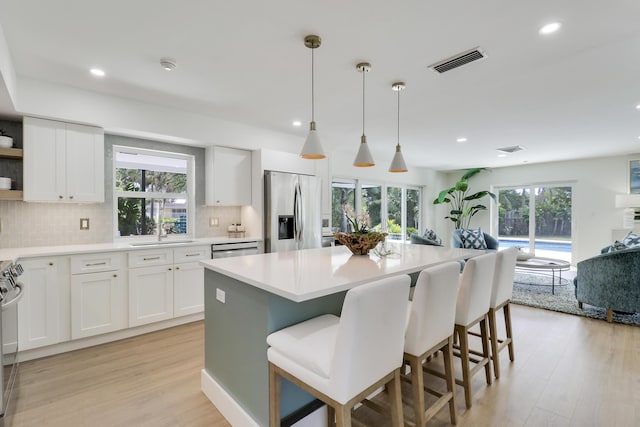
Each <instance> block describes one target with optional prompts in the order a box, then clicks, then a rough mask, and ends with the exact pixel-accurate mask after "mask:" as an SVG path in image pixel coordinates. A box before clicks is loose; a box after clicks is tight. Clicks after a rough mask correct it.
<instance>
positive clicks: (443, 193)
mask: <svg viewBox="0 0 640 427" xmlns="http://www.w3.org/2000/svg"><path fill="white" fill-rule="evenodd" d="M454 191H455V187H451V188H447V189H446V190H442V191H441V192H440V194H438V198H437V199H435V200H434V201H433V204H434V205H439V204H440V203H445V202H446V203H449V202H450V201H451V200H450V199H449V198H448V197H447V196H448V195H449V194H451V193H453V192H454Z"/></svg>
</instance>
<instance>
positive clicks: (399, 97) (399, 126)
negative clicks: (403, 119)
mask: <svg viewBox="0 0 640 427" xmlns="http://www.w3.org/2000/svg"><path fill="white" fill-rule="evenodd" d="M400 91H401V89H400V88H398V145H400Z"/></svg>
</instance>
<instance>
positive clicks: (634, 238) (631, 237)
mask: <svg viewBox="0 0 640 427" xmlns="http://www.w3.org/2000/svg"><path fill="white" fill-rule="evenodd" d="M622 244H623V245H625V246H626V247H627V248H635V247H636V246H640V236H638V235H637V234H635V233H634V232H633V231H630V232H629V234H627V235H626V236H625V237H624V239H622Z"/></svg>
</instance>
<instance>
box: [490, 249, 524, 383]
mask: <svg viewBox="0 0 640 427" xmlns="http://www.w3.org/2000/svg"><path fill="white" fill-rule="evenodd" d="M517 259H518V249H516V248H508V249H505V250H503V251H499V252H498V253H497V254H496V268H495V273H494V275H493V289H492V291H491V300H490V302H489V337H490V341H491V358H492V360H493V372H494V375H495V377H496V378H500V352H501V351H502V350H504V348H505V347H508V348H509V359H510V360H511V361H512V362H513V361H514V359H515V355H514V353H513V334H512V332H511V296H512V295H513V277H514V275H515V269H516V261H517ZM500 309H502V312H503V314H504V324H505V329H506V336H507V337H506V338H505V339H504V340H501V339H498V326H497V324H496V312H498V311H499V310H500Z"/></svg>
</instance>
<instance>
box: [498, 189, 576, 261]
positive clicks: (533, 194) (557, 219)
mask: <svg viewBox="0 0 640 427" xmlns="http://www.w3.org/2000/svg"><path fill="white" fill-rule="evenodd" d="M571 196H572V189H571V186H553V185H547V186H542V185H536V186H533V185H532V186H526V187H525V186H522V187H511V188H501V189H498V202H499V206H498V238H499V239H500V246H501V247H509V246H517V247H519V248H521V249H522V250H523V251H525V252H530V253H532V254H535V255H536V256H542V257H548V258H558V259H564V260H567V261H571V217H572V215H571V209H572V203H571V200H572V197H571Z"/></svg>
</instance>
